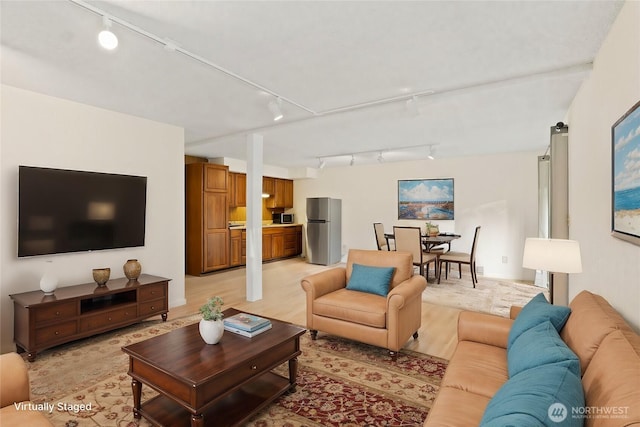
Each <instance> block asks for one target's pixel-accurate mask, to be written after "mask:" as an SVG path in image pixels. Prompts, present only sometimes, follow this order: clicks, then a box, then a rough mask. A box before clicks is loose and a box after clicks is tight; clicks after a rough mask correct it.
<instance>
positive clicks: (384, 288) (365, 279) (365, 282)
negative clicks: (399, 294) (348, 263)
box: [347, 263, 396, 297]
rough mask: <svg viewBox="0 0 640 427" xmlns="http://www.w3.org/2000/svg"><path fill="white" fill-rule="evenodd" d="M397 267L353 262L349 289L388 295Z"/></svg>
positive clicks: (348, 284)
mask: <svg viewBox="0 0 640 427" xmlns="http://www.w3.org/2000/svg"><path fill="white" fill-rule="evenodd" d="M395 270H396V269H395V267H375V266H371V265H361V264H355V263H354V264H353V266H352V270H351V277H350V278H349V282H348V283H347V289H349V290H351V291H360V292H368V293H370V294H376V295H381V296H383V297H384V296H387V294H388V293H389V285H390V283H391V277H392V276H393V272H394V271H395Z"/></svg>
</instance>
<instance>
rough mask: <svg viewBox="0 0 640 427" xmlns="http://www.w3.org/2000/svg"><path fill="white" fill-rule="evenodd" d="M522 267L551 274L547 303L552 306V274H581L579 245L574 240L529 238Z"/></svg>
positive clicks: (525, 244)
mask: <svg viewBox="0 0 640 427" xmlns="http://www.w3.org/2000/svg"><path fill="white" fill-rule="evenodd" d="M522 267H524V268H531V269H534V270H543V271H548V272H549V273H551V277H550V279H549V302H550V303H551V304H553V274H554V273H582V260H581V258H580V245H579V244H578V242H577V241H575V240H565V239H540V238H534V237H529V238H527V240H526V241H525V242H524V255H523V257H522Z"/></svg>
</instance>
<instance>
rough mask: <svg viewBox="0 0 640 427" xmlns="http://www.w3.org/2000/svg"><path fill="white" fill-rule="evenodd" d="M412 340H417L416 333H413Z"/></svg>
mask: <svg viewBox="0 0 640 427" xmlns="http://www.w3.org/2000/svg"><path fill="white" fill-rule="evenodd" d="M413 339H414V340H417V339H418V331H415V332H414V333H413Z"/></svg>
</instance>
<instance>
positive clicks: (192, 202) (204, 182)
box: [185, 163, 229, 275]
mask: <svg viewBox="0 0 640 427" xmlns="http://www.w3.org/2000/svg"><path fill="white" fill-rule="evenodd" d="M185 168H186V175H185V204H186V206H185V215H186V272H187V274H191V275H200V274H202V273H207V272H210V271H215V270H220V269H223V268H227V267H229V228H228V225H229V169H228V167H227V166H224V165H216V164H212V163H191V164H188V165H186V166H185Z"/></svg>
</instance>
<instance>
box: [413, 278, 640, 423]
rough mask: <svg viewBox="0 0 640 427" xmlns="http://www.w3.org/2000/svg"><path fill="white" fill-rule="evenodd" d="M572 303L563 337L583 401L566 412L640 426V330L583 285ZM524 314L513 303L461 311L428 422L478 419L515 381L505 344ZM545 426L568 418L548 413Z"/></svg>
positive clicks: (588, 420) (586, 420)
mask: <svg viewBox="0 0 640 427" xmlns="http://www.w3.org/2000/svg"><path fill="white" fill-rule="evenodd" d="M570 308H571V314H570V315H569V317H568V319H567V321H566V324H565V325H564V327H563V328H562V329H561V331H560V337H561V338H562V340H563V341H564V342H565V343H566V344H567V345H568V347H569V348H570V349H571V350H572V351H573V352H574V353H575V354H576V355H577V356H578V359H579V369H580V371H581V382H582V388H583V390H584V397H585V404H584V407H581V408H576V409H574V408H570V409H569V414H568V416H569V417H573V418H574V419H576V418H577V419H580V422H583V423H584V425H585V426H589V427H591V426H602V427H614V426H615V427H620V426H640V336H639V335H638V334H636V333H635V332H634V331H633V330H632V328H631V327H630V326H629V325H628V324H627V323H626V322H625V321H624V320H623V318H622V317H621V316H620V314H618V313H617V312H616V311H615V310H614V309H613V307H611V305H610V304H609V303H608V302H607V301H606V300H605V299H604V298H602V297H601V296H599V295H595V294H593V293H590V292H587V291H583V292H581V293H580V294H578V295H577V296H576V297H575V298H574V300H573V301H572V302H571V304H570ZM518 312H519V310H518V309H512V315H511V319H508V318H503V317H498V316H492V315H488V314H482V313H475V312H463V313H461V315H460V318H459V321H458V345H457V347H456V350H455V353H454V355H453V357H452V358H451V361H450V362H449V366H448V368H447V371H446V373H445V376H444V378H443V380H442V385H441V389H440V392H439V394H438V396H437V398H436V400H435V402H434V404H433V407H432V408H431V411H430V412H429V415H428V417H427V419H426V421H425V422H424V426H425V427H435V426H447V427H456V426H460V427H469V426H477V425H480V422H481V420H482V419H483V414H484V412H485V408H486V407H487V405H488V404H489V402H490V401H491V399H492V397H493V396H494V395H495V394H496V392H498V390H499V389H500V388H501V387H502V386H503V385H504V384H505V383H506V382H507V380H509V370H508V361H507V342H508V337H509V331H510V329H511V326H512V324H513V322H514V320H513V319H514V318H515V316H516V315H517V314H518ZM576 366H577V365H576ZM491 425H496V424H491ZM540 425H543V424H542V422H541V424H540ZM544 425H547V426H556V425H557V426H558V427H561V426H562V425H563V424H562V423H555V422H554V421H552V420H550V419H548V420H546V422H544Z"/></svg>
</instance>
